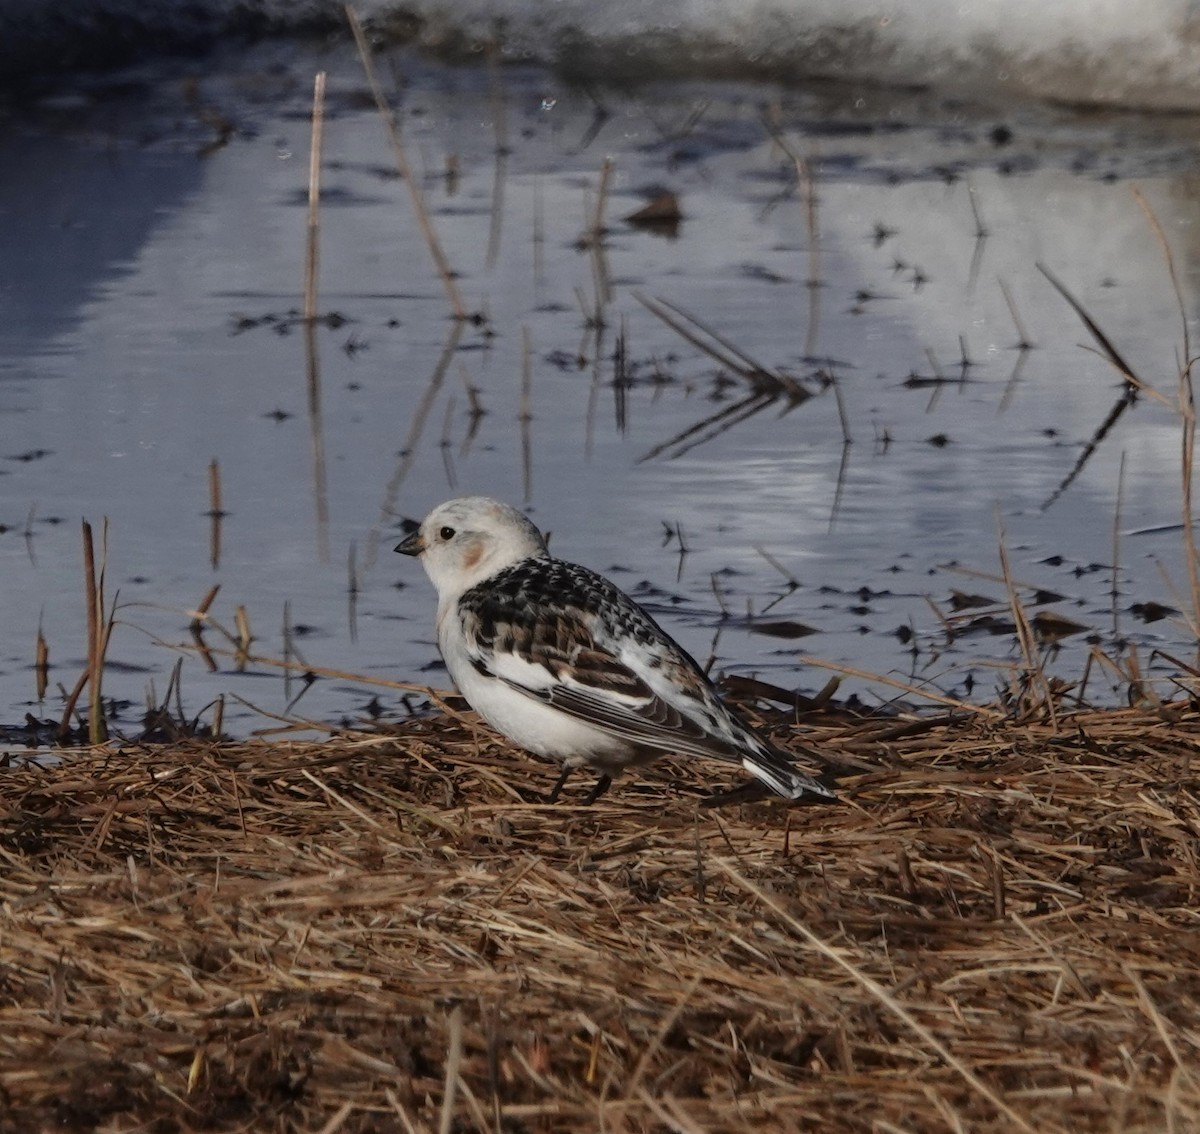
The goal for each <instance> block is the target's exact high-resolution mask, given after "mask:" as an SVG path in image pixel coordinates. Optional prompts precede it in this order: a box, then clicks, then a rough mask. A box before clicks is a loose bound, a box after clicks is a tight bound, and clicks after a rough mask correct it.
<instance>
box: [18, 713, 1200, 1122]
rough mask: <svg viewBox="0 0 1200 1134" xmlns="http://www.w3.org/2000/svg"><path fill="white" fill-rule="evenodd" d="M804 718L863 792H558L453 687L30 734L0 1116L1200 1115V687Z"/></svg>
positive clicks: (852, 788) (653, 775) (1103, 1118)
mask: <svg viewBox="0 0 1200 1134" xmlns="http://www.w3.org/2000/svg"><path fill="white" fill-rule="evenodd" d="M764 712H765V710H764ZM760 721H761V723H762V724H763V725H764V726H765V727H766V728H768V729H769V730H770V731H771V732H772V733H773V734H774V736H775V737H776V739H777V740H778V741H779V742H780V743H781V744H784V745H786V744H787V743H788V741H789V737H790V736H791V735H792V725H791V724H790V723H789V722H788V721H787V719H786V718H785V717H784V716H783V715H782V714H781V715H779V716H771V715H769V714H768V715H766V717H765V719H763V717H762V716H761V715H760ZM805 725H806V733H805V739H806V740H807V741H808V742H813V741H815V742H816V743H817V747H819V748H820V749H821V750H823V751H825V752H827V753H828V754H830V755H831V756H833V757H839V756H840V757H843V758H845V759H847V760H848V761H857V762H858V763H860V764H863V765H866V766H868V767H869V768H871V769H872V770H870V771H865V772H863V773H861V774H857V775H855V776H853V777H849V778H847V779H845V780H844V781H843V784H842V790H843V793H844V796H845V802H844V804H843V805H841V806H835V807H827V808H816V807H808V808H795V809H792V810H790V811H789V810H788V809H787V808H786V807H785V806H784V805H783V804H782V803H781V802H776V801H765V802H760V803H754V804H744V805H741V806H738V807H729V808H722V809H718V810H704V809H701V808H699V807H698V806H697V800H698V799H699V798H700V796H701V795H702V794H704V793H705V792H707V791H708V790H710V789H711V788H712V787H713V786H718V785H719V781H717V782H716V783H714V780H713V779H712V776H713V774H714V772H716V773H718V774H719V772H720V771H721V769H720V768H719V767H718V768H714V766H713V765H711V764H707V765H702V764H700V763H695V762H693V763H690V764H685V763H682V762H679V763H674V762H663V763H661V764H660V765H658V766H656V767H655V768H652V769H651V770H649V771H648V772H647V773H646V774H645V775H644V776H643V777H641V778H639V779H636V780H628V781H624V782H622V783H621V784H619V785H618V786H617V788H616V789H615V790H614V792H613V793H612V795H611V797H610V798H608V799H606V800H604V801H603V802H601V803H600V804H598V805H596V806H593V807H590V808H583V807H579V806H575V805H573V803H572V802H570V801H567V802H565V803H563V804H560V805H557V806H546V805H544V804H542V803H540V802H538V800H539V799H540V793H541V792H543V791H544V790H545V789H546V788H547V787H548V786H549V784H550V782H551V781H552V779H553V769H552V768H549V767H547V766H545V765H543V764H539V763H536V762H534V761H532V760H531V759H529V758H528V757H526V756H523V755H522V754H520V753H517V752H515V751H513V750H511V749H509V748H507V747H504V746H502V745H500V744H499V743H498V742H496V741H495V740H494V739H493V738H491V736H490V734H487V733H486V732H485V731H484V730H482V729H481V728H478V727H477V726H475V725H474V724H473V722H472V718H470V717H469V716H467V717H457V716H455V715H453V714H450V715H444V716H438V717H434V718H431V719H428V720H417V721H413V722H412V723H411V724H409V725H408V726H406V727H405V728H404V729H403V730H401V731H400V732H399V733H397V734H395V735H390V736H384V737H381V736H369V735H347V736H345V737H341V738H337V739H335V740H333V741H330V742H328V743H324V744H313V745H308V746H305V745H299V744H280V743H274V744H266V743H236V744H235V743H223V744H218V743H200V742H192V743H190V744H186V745H179V746H172V747H170V748H167V749H164V748H149V747H138V746H126V747H123V748H114V747H111V746H110V747H108V748H103V749H89V750H84V751H81V752H68V753H65V754H64V755H63V758H62V760H61V762H60V763H57V764H54V765H52V766H38V765H34V764H32V763H25V762H24V761H23V760H21V759H20V758H17V757H14V756H11V755H10V757H9V758H8V761H9V764H10V766H9V767H8V768H7V769H5V770H4V772H3V773H2V774H3V776H4V780H3V783H4V796H3V804H2V806H0V861H2V863H3V866H2V869H0V993H2V1000H0V1130H3V1131H5V1132H15V1131H22V1132H27V1131H38V1130H50V1129H59V1130H62V1129H67V1130H91V1129H96V1130H105V1131H132V1130H153V1131H192V1130H222V1131H225V1130H255V1131H258V1130H278V1131H301V1130H303V1131H322V1130H323V1131H334V1130H345V1131H391V1130H397V1131H435V1130H436V1131H440V1132H446V1131H450V1130H456V1131H481V1132H486V1131H553V1130H572V1131H588V1130H597V1131H599V1130H607V1131H630V1132H633V1131H651V1130H653V1131H660V1130H661V1131H665V1130H674V1131H687V1132H692V1131H744V1130H747V1129H769V1130H781V1131H800V1130H804V1131H812V1130H855V1131H859V1130H861V1131H898V1130H906V1131H918V1130H919V1131H939V1130H949V1131H964V1130H971V1131H990V1130H997V1131H998V1130H1005V1131H1008V1130H1037V1131H1055V1130H1058V1131H1067V1130H1070V1131H1081V1130H1106V1131H1110V1130H1122V1131H1139V1130H1140V1131H1150V1130H1154V1131H1162V1130H1178V1131H1184V1130H1195V1129H1200V1071H1198V1070H1197V1068H1200V1011H1198V1001H1200V914H1198V913H1197V910H1198V900H1200V866H1198V864H1197V849H1198V847H1200V802H1198V790H1197V787H1198V785H1197V782H1196V779H1195V777H1194V773H1193V770H1192V755H1193V752H1194V751H1195V748H1196V741H1197V737H1198V736H1200V713H1198V712H1197V711H1196V709H1195V708H1194V707H1193V706H1192V705H1191V704H1190V703H1183V702H1180V703H1178V704H1175V705H1171V706H1166V707H1164V708H1160V709H1159V710H1157V711H1153V712H1151V711H1146V710H1140V709H1138V710H1134V709H1129V710H1110V711H1089V712H1085V713H1079V714H1076V715H1074V716H1070V715H1066V714H1060V716H1059V718H1058V720H1057V722H1056V725H1051V724H1050V723H1044V722H1041V721H1033V722H1031V723H1013V722H1011V721H1010V722H1003V721H1001V720H999V719H998V718H997V716H996V715H994V714H993V715H988V714H982V713H981V714H974V715H970V714H966V715H964V716H963V717H961V718H958V719H954V718H952V717H950V716H944V717H941V718H939V719H937V720H902V719H901V720H897V719H896V718H892V719H890V720H886V721H885V720H870V719H862V718H856V717H854V716H852V715H850V714H848V713H845V712H841V711H838V710H836V709H829V710H827V711H825V712H823V713H822V714H820V716H819V718H818V719H816V720H814V721H811V722H808V721H806V722H805ZM585 788H586V785H584V784H580V785H578V789H579V791H578V792H577V795H576V798H577V797H578V795H579V794H581V793H582V791H583V790H584V789H585Z"/></svg>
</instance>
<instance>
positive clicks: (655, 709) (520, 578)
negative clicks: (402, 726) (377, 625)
mask: <svg viewBox="0 0 1200 1134" xmlns="http://www.w3.org/2000/svg"><path fill="white" fill-rule="evenodd" d="M395 550H396V551H398V552H400V553H401V554H403V555H410V556H417V557H419V558H420V561H421V563H422V565H423V566H424V568H425V572H426V574H427V575H428V576H429V579H430V581H431V582H432V583H433V585H434V587H435V589H436V590H437V595H438V605H437V641H438V648H439V650H440V651H441V654H442V659H443V660H444V662H445V664H446V669H447V670H448V671H449V674H450V677H451V678H452V679H453V681H454V683H455V685H456V686H457V687H458V691H459V692H460V693H461V694H462V695H463V697H464V698H465V699H466V700H467V702H468V703H469V704H470V705H471V707H472V708H473V709H475V711H476V712H478V713H479V715H480V716H481V717H482V718H483V719H484V720H485V721H487V723H488V724H490V725H491V726H492V727H493V728H494V729H495V730H496V731H497V732H499V733H501V734H502V735H504V736H505V737H507V738H508V739H509V740H511V741H513V742H514V743H516V744H517V745H519V746H520V747H521V748H524V749H526V750H527V751H529V752H532V753H534V754H536V755H539V756H543V757H549V758H552V759H555V760H558V761H560V762H561V764H562V774H561V775H560V776H559V778H558V781H557V783H556V784H555V785H554V788H553V789H552V791H551V792H550V793H549V795H548V796H547V799H548V800H549V801H550V802H555V801H557V799H558V797H559V793H560V792H561V791H562V788H563V785H564V784H565V783H566V781H567V778H568V776H569V775H570V774H571V772H572V771H573V770H575V769H578V768H581V767H584V766H586V767H589V768H591V769H592V770H594V771H595V772H597V773H598V775H599V778H598V780H597V781H596V784H595V787H594V788H593V789H592V791H591V792H590V793H589V795H588V797H587V799H586V800H585V802H586V803H589V804H590V803H593V802H595V800H596V799H598V798H599V797H600V796H602V795H603V794H604V793H605V792H606V791H607V790H608V788H609V787H610V786H611V784H612V781H613V779H614V778H615V777H616V776H618V775H620V774H621V773H622V772H624V771H625V770H626V769H628V768H631V767H638V766H640V765H643V764H647V763H649V762H650V761H652V760H654V759H656V758H657V757H659V756H663V755H666V754H668V753H674V754H676V755H682V756H701V757H712V758H715V759H717V760H723V761H726V762H730V763H735V764H740V765H741V766H742V767H743V768H744V769H745V770H746V771H747V772H749V773H750V774H751V775H752V776H754V777H756V778H757V779H758V780H760V781H762V783H763V784H765V785H766V786H767V787H768V788H770V789H771V790H772V791H773V792H775V793H776V794H777V795H780V796H783V797H784V798H786V799H790V800H798V799H802V798H809V797H811V798H812V799H813V800H820V801H829V800H834V799H836V798H837V797H836V795H835V794H834V792H833V791H831V790H830V789H829V788H827V787H825V786H824V785H823V784H821V783H819V782H818V781H817V780H815V779H814V778H813V777H812V776H810V775H808V774H807V773H806V772H804V771H802V770H801V769H800V768H798V767H797V766H796V765H795V764H794V763H793V762H792V760H791V758H790V757H788V756H787V755H785V754H784V753H782V752H780V751H779V750H778V749H776V748H773V747H771V746H770V745H769V744H767V743H766V742H765V741H764V740H763V739H762V738H761V737H759V736H758V735H757V734H756V733H755V732H754V731H753V730H752V729H751V728H750V726H749V725H748V724H747V723H746V722H745V721H743V720H742V719H741V718H740V717H739V716H738V715H737V714H736V713H735V712H734V711H733V710H732V709H730V708H729V707H728V706H727V705H725V704H724V702H723V701H722V700H721V698H720V696H719V694H718V693H717V690H716V689H715V688H714V686H713V684H712V682H710V681H709V679H708V677H707V676H706V675H705V673H704V671H703V670H702V669H701V668H700V666H699V665H697V664H696V661H695V660H694V659H693V658H692V657H691V656H690V655H689V654H688V653H687V652H686V651H685V650H684V649H683V648H682V647H681V646H680V645H679V644H678V643H677V642H676V641H675V640H674V639H673V638H671V636H670V635H669V634H667V632H666V631H665V630H663V629H662V627H661V626H659V625H658V623H657V622H655V621H654V619H653V618H652V617H651V616H650V615H649V614H648V613H647V612H646V611H645V610H644V609H643V608H642V607H641V606H639V605H638V604H637V603H636V602H635V601H634V600H633V599H632V598H630V597H629V596H628V595H627V594H625V592H624V591H622V590H621V589H620V588H619V587H618V586H617V585H616V584H615V583H613V582H611V581H610V580H609V579H606V578H605V577H604V576H603V575H601V574H599V573H597V572H596V571H593V570H591V569H590V568H588V567H583V566H580V565H579V564H577V563H571V562H568V561H567V560H565V559H558V558H555V557H553V556H551V554H550V552H549V550H548V549H547V547H546V541H545V540H544V539H543V537H542V534H541V532H540V531H539V530H538V529H537V527H536V526H535V525H534V524H533V522H532V521H531V520H530V519H529V518H528V517H527V516H525V515H524V514H523V513H521V512H519V511H518V510H517V509H516V508H513V507H512V506H510V505H508V504H505V503H502V502H501V501H499V500H493V499H490V498H489V497H486V496H464V497H460V498H458V499H455V500H449V501H446V502H445V503H443V504H440V505H438V506H437V507H436V508H434V509H433V510H432V511H431V512H430V513H429V514H428V515H427V516H426V517H425V519H424V520H423V521H422V522H421V523H420V525H419V526H418V527H417V529H416V530H415V531H413V532H412V533H411V534H410V535H409V536H408V537H407V538H405V539H404V540H402V541H401V542H400V543H399V544H397V545H396V548H395Z"/></svg>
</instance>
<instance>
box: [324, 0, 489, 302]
mask: <svg viewBox="0 0 1200 1134" xmlns="http://www.w3.org/2000/svg"><path fill="white" fill-rule="evenodd" d="M346 19H347V20H348V21H349V23H350V30H351V32H353V33H354V42H355V44H357V46H358V55H359V58H360V59H361V60H362V65H363V71H364V72H365V73H366V76H367V85H368V86H369V87H370V88H371V95H372V97H373V98H374V99H375V105H376V107H378V109H379V116H380V117H381V118H382V119H383V125H384V128H385V129H386V130H387V135H388V141H389V142H390V143H391V147H392V157H393V159H394V160H395V162H396V168H397V169H398V170H399V171H400V176H401V178H402V179H403V181H404V184H405V185H406V186H408V193H409V197H410V199H411V200H412V205H413V212H414V213H415V214H416V218H417V224H418V225H419V226H420V228H421V235H422V236H423V237H424V238H425V246H426V247H427V248H428V249H429V254H430V255H431V256H432V257H433V262H434V265H435V266H436V267H437V271H438V275H439V276H440V277H441V280H442V286H443V287H444V288H445V289H446V297H447V299H449V300H450V307H451V309H452V310H453V312H454V317H455V318H456V319H458V320H459V321H462V320H465V319H468V318H470V316H469V315H468V313H467V309H466V306H465V305H464V304H463V300H462V296H461V295H460V294H459V290H458V285H457V284H456V283H455V282H454V272H453V271H451V269H450V263H449V261H448V260H447V259H446V254H445V253H444V252H443V251H442V245H441V241H439V240H438V237H437V233H436V232H435V231H434V227H433V222H432V221H431V220H430V219H429V210H428V209H426V207H425V198H424V195H423V194H422V193H421V187H420V185H418V184H417V178H416V177H415V176H414V174H413V170H412V167H411V166H410V165H409V162H408V155H407V154H406V153H405V150H404V144H403V142H401V140H400V131H399V130H398V129H397V127H396V116H395V115H394V114H393V113H392V110H391V107H390V106H389V105H388V101H387V98H386V96H385V95H384V93H383V87H381V86H380V84H379V79H378V78H377V77H376V74H375V64H374V63H373V62H372V61H371V45H370V44H369V43H368V42H367V37H366V35H365V34H364V32H363V28H362V24H361V23H360V22H359V19H358V15H357V13H356V12H355V11H354V8H353V7H352V6H351V5H349V4H347V5H346Z"/></svg>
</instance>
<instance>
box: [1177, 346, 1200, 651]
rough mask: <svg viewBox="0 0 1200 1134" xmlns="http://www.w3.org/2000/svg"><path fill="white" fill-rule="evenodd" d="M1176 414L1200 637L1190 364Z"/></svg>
mask: <svg viewBox="0 0 1200 1134" xmlns="http://www.w3.org/2000/svg"><path fill="white" fill-rule="evenodd" d="M1179 412H1180V417H1181V419H1182V431H1181V437H1180V443H1181V454H1180V465H1181V470H1180V472H1181V476H1182V480H1183V484H1182V490H1183V492H1182V496H1183V558H1184V563H1185V564H1186V566H1187V573H1188V586H1189V589H1190V591H1191V597H1192V611H1191V616H1192V619H1191V620H1192V633H1193V634H1196V635H1197V636H1198V637H1200V563H1198V562H1197V554H1196V530H1195V527H1196V525H1195V520H1194V518H1193V513H1192V474H1193V472H1194V470H1195V466H1196V394H1195V388H1194V387H1193V385H1192V364H1191V362H1190V361H1189V362H1188V363H1187V364H1186V365H1184V366H1183V367H1181V368H1180V371H1179ZM1198 656H1200V654H1198Z"/></svg>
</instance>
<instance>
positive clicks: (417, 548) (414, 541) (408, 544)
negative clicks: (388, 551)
mask: <svg viewBox="0 0 1200 1134" xmlns="http://www.w3.org/2000/svg"><path fill="white" fill-rule="evenodd" d="M393 550H395V551H398V552H400V554H401V555H420V554H421V552H422V551H424V550H425V541H424V540H423V539H422V538H421V533H420V532H413V533H412V535H410V536H406V537H405V538H404V539H402V540H401V541H400V542H399V543H398V544H396V546H395V548H394V549H393Z"/></svg>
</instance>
